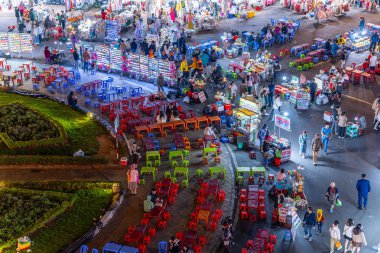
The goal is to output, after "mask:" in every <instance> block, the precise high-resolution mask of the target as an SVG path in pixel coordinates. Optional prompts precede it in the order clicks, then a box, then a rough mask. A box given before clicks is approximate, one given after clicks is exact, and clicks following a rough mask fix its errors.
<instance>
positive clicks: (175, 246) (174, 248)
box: [169, 236, 181, 253]
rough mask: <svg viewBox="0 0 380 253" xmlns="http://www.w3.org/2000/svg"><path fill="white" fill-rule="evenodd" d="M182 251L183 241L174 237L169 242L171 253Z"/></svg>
mask: <svg viewBox="0 0 380 253" xmlns="http://www.w3.org/2000/svg"><path fill="white" fill-rule="evenodd" d="M180 251H181V241H180V240H179V239H178V238H176V237H175V236H172V237H171V238H170V240H169V253H179V252H180Z"/></svg>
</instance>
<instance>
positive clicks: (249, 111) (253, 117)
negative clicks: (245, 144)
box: [233, 96, 260, 141]
mask: <svg viewBox="0 0 380 253" xmlns="http://www.w3.org/2000/svg"><path fill="white" fill-rule="evenodd" d="M233 112H234V118H235V122H236V124H235V127H236V128H237V129H238V130H239V132H240V133H243V134H244V135H246V136H248V137H249V141H254V138H255V136H256V133H257V131H258V127H259V124H260V103H258V102H256V101H255V100H254V98H253V96H247V97H246V98H240V101H239V108H238V109H234V111H233Z"/></svg>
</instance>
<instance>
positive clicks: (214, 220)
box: [211, 213, 220, 222]
mask: <svg viewBox="0 0 380 253" xmlns="http://www.w3.org/2000/svg"><path fill="white" fill-rule="evenodd" d="M219 218H220V217H219V215H217V214H215V213H214V214H213V215H211V221H213V222H217V221H218V220H219Z"/></svg>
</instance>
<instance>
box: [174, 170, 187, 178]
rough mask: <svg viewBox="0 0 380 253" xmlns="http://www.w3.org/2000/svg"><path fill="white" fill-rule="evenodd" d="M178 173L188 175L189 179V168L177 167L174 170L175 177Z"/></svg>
mask: <svg viewBox="0 0 380 253" xmlns="http://www.w3.org/2000/svg"><path fill="white" fill-rule="evenodd" d="M177 173H183V174H185V175H186V178H187V179H189V168H187V167H175V168H174V176H176V174H177Z"/></svg>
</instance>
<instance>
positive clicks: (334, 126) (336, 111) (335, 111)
mask: <svg viewBox="0 0 380 253" xmlns="http://www.w3.org/2000/svg"><path fill="white" fill-rule="evenodd" d="M341 113H342V109H341V108H340V106H339V105H333V106H332V112H331V115H332V120H331V131H334V133H335V135H338V119H339V116H340V114H341Z"/></svg>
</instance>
